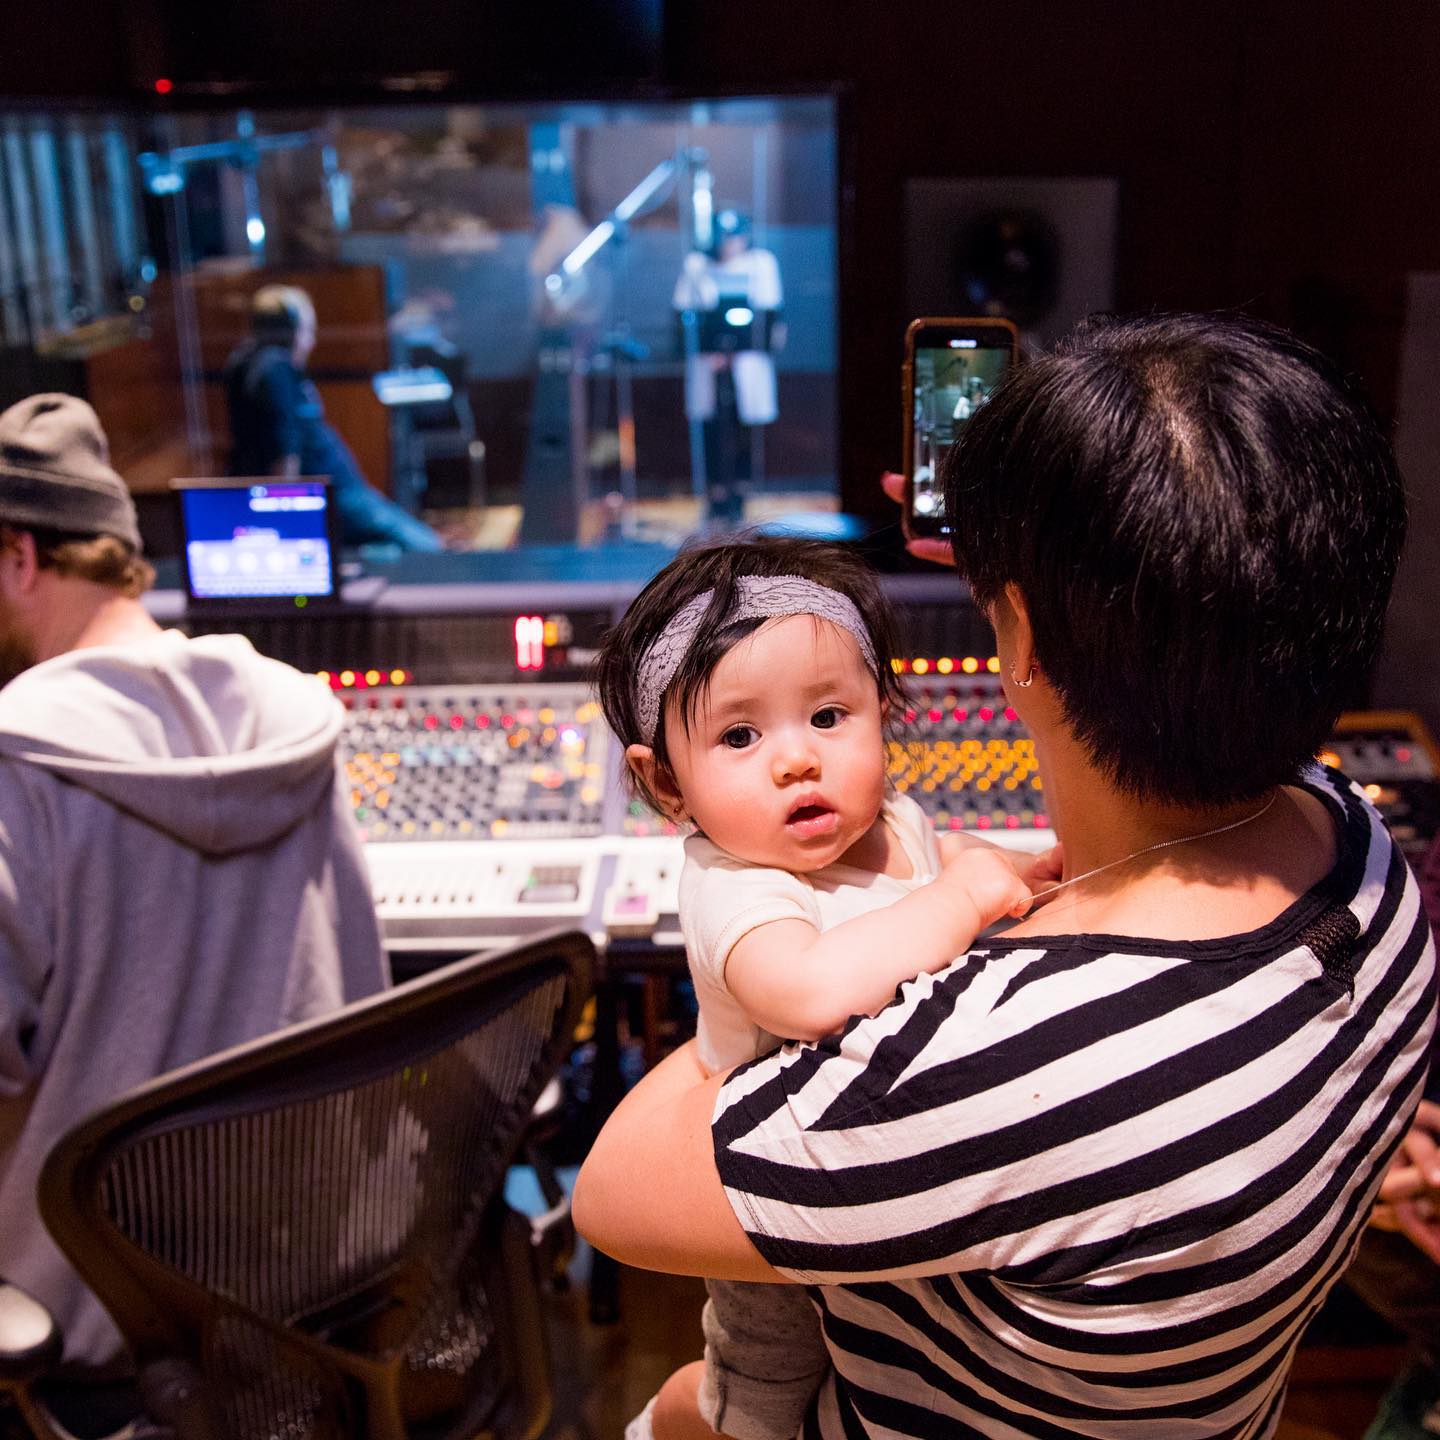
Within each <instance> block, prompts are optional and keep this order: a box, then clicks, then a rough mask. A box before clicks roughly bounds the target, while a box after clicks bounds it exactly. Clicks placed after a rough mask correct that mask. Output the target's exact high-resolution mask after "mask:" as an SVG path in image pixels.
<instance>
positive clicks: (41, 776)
mask: <svg viewBox="0 0 1440 1440" xmlns="http://www.w3.org/2000/svg"><path fill="white" fill-rule="evenodd" d="M151 579H152V572H151V570H150V567H149V566H148V565H147V564H146V563H145V561H144V560H143V559H142V558H141V555H140V537H139V534H138V532H137V530H136V524H135V510H134V506H133V504H132V503H131V500H130V496H129V493H128V492H127V490H126V488H125V485H124V482H123V481H122V480H121V479H120V477H119V476H118V475H117V474H116V473H115V471H114V470H113V469H111V467H110V463H109V454H108V447H107V445H106V441H105V436H104V433H103V432H102V430H101V428H100V424H99V421H98V419H97V418H96V415H95V412H94V411H93V410H91V408H90V407H89V406H88V405H86V404H85V403H84V402H83V401H80V400H76V399H74V398H72V397H70V396H68V395H36V396H32V397H31V398H30V399H28V400H23V401H21V402H20V403H19V404H18V405H14V406H12V407H11V408H10V409H8V410H6V411H5V412H4V413H3V414H0V683H3V684H4V688H3V689H0V1216H3V1220H0V1278H3V1279H5V1280H9V1281H12V1282H15V1283H17V1284H19V1285H21V1286H22V1287H23V1288H24V1289H26V1290H29V1291H30V1292H31V1293H32V1294H33V1295H35V1296H36V1297H37V1298H38V1299H40V1300H41V1301H43V1302H44V1303H45V1304H46V1305H47V1306H48V1307H49V1308H50V1310H51V1312H52V1313H53V1314H54V1315H55V1318H56V1319H57V1321H58V1322H59V1323H60V1325H61V1327H62V1329H63V1331H64V1334H65V1358H66V1361H67V1362H70V1363H74V1364H75V1365H77V1366H80V1367H85V1368H93V1369H94V1371H95V1373H96V1374H97V1375H106V1374H112V1373H117V1372H118V1373H123V1371H124V1369H125V1366H126V1359H125V1356H124V1354H123V1352H122V1350H121V1342H120V1339H119V1336H118V1334H117V1332H116V1330H115V1328H114V1326H113V1325H112V1324H111V1323H110V1320H109V1318H108V1317H107V1316H106V1314H105V1313H104V1311H103V1310H102V1309H101V1307H100V1305H99V1303H98V1302H97V1301H96V1300H95V1299H94V1297H93V1296H92V1295H90V1294H89V1292H88V1291H87V1290H86V1289H85V1288H84V1286H83V1285H82V1284H81V1283H80V1281H79V1279H78V1277H77V1276H76V1275H75V1274H74V1273H73V1272H72V1271H71V1270H70V1268H69V1266H68V1265H67V1264H66V1262H65V1260H64V1259H63V1258H62V1256H61V1255H60V1253H59V1251H58V1250H57V1249H56V1248H55V1246H54V1245H53V1243H52V1242H51V1240H50V1239H49V1237H48V1235H47V1234H46V1231H45V1228H44V1226H43V1224H42V1223H41V1221H40V1218H39V1215H38V1213H37V1210H36V1201H35V1185H36V1178H37V1176H38V1174H39V1171H40V1166H41V1163H42V1162H43V1161H44V1159H45V1156H46V1154H47V1152H48V1151H49V1149H50V1147H51V1145H52V1144H53V1143H54V1142H55V1140H56V1139H58V1137H59V1136H60V1135H61V1134H62V1133H63V1132H64V1131H65V1130H66V1129H67V1128H68V1127H69V1126H71V1125H72V1124H74V1123H75V1122H76V1121H77V1120H79V1119H80V1118H82V1117H83V1116H84V1115H86V1114H88V1113H89V1112H91V1111H92V1110H94V1109H95V1108H96V1107H97V1106H99V1105H101V1104H103V1103H105V1102H106V1101H108V1100H110V1099H112V1098H113V1097H114V1096H116V1095H118V1094H120V1093H121V1092H122V1091H125V1090H128V1089H130V1088H131V1087H133V1086H135V1085H138V1084H140V1083H141V1082H143V1081H146V1080H149V1079H152V1078H153V1077H154V1076H156V1075H159V1074H161V1073H163V1072H165V1071H167V1070H172V1069H174V1068H176V1067H177V1066H180V1065H184V1064H187V1063H189V1062H191V1061H193V1060H197V1059H200V1058H202V1057H203V1056H206V1055H209V1054H212V1053H214V1052H215V1051H218V1050H221V1049H224V1048H226V1047H228V1046H231V1045H236V1044H239V1043H240V1042H242V1041H245V1040H249V1039H252V1038H254V1037H256V1036H258V1035H263V1034H266V1033H268V1032H269V1031H272V1030H275V1029H278V1028H279V1027H281V1026H283V1025H287V1024H290V1023H292V1022H294V1021H297V1020H303V1019H305V1018H307V1017H310V1016H313V1015H317V1014H320V1013H322V1012H324V1011H327V1010H331V1009H333V1008H335V1007H337V1006H339V1005H342V1004H344V1003H346V1002H347V1001H350V1000H354V999H357V998H359V997H360V996H362V995H367V994H370V993H373V992H374V991H376V990H378V989H380V988H382V987H383V986H384V984H385V983H386V982H385V970H384V960H383V955H382V952H381V947H380V938H379V932H378V929H377V925H376V920H375V914H374V907H373V904H372V901H371V897H370V892H369V886H368V881H367V878H366V872H365V868H364V861H363V859H362V857H361V855H360V852H359V846H358V843H357V840H356V837H355V834H354V829H353V823H352V820H351V817H350V812H349V806H348V803H347V796H346V794H345V793H344V791H343V790H342V789H341V787H340V784H339V780H338V771H337V767H336V742H337V740H338V738H339V735H340V730H341V725H342V711H341V709H340V707H339V705H338V704H337V703H336V701H335V699H334V697H333V696H332V695H331V694H330V693H329V691H328V690H327V689H326V688H325V687H324V686H323V685H322V684H321V683H320V682H319V681H318V680H316V679H314V678H312V677H307V676H304V675H301V674H300V673H299V672H298V671H296V670H293V669H291V668H290V667H289V666H288V665H282V664H280V663H278V662H277V661H274V660H269V659H266V658H264V657H262V656H260V655H257V654H256V653H255V651H254V650H253V649H252V648H251V646H250V644H249V642H248V641H246V640H244V639H242V638H241V637H239V636H234V635H224V636H206V637H203V638H199V639H194V640H191V639H187V638H186V637H185V636H183V635H182V634H180V633H179V632H177V631H162V630H161V629H160V627H159V626H158V625H157V624H156V623H155V622H154V620H152V619H151V618H150V615H149V614H148V612H147V611H146V610H145V608H144V606H142V605H141V603H140V601H139V599H138V596H139V595H140V594H141V593H142V592H143V591H144V590H145V589H146V587H147V586H148V585H149V583H150V581H151Z"/></svg>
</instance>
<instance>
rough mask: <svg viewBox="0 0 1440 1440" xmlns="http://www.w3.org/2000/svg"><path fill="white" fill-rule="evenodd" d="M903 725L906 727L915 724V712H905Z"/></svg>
mask: <svg viewBox="0 0 1440 1440" xmlns="http://www.w3.org/2000/svg"><path fill="white" fill-rule="evenodd" d="M905 723H906V724H907V725H913V724H914V723H915V712H914V711H913V710H907V711H906V712H905Z"/></svg>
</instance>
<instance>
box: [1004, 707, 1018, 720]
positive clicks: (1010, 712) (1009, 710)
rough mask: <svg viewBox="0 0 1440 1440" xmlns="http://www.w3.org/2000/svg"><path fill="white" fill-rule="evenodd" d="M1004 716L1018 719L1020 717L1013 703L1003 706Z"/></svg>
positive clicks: (1009, 718)
mask: <svg viewBox="0 0 1440 1440" xmlns="http://www.w3.org/2000/svg"><path fill="white" fill-rule="evenodd" d="M1005 718H1006V719H1007V720H1018V719H1019V718H1020V716H1019V714H1018V713H1017V711H1016V709H1015V707H1014V706H1013V705H1007V706H1006V707H1005Z"/></svg>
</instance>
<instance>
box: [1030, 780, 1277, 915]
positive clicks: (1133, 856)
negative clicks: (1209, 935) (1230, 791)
mask: <svg viewBox="0 0 1440 1440" xmlns="http://www.w3.org/2000/svg"><path fill="white" fill-rule="evenodd" d="M1279 798H1280V792H1279V790H1276V792H1275V793H1274V794H1273V795H1272V796H1271V797H1270V798H1269V799H1268V800H1267V801H1266V802H1265V803H1264V804H1263V805H1262V806H1261V807H1260V808H1259V809H1258V810H1257V811H1256V812H1255V813H1254V814H1253V815H1247V816H1246V817H1245V818H1244V819H1243V820H1232V821H1231V822H1230V823H1229V824H1228V825H1217V826H1216V827H1215V828H1214V829H1213V830H1202V831H1201V832H1200V833H1199V834H1198V835H1181V836H1180V837H1179V838H1178V839H1176V840H1157V841H1156V842H1155V844H1153V845H1146V846H1145V847H1144V848H1143V849H1141V850H1132V851H1131V852H1130V854H1128V855H1122V856H1121V857H1120V858H1119V859H1118V860H1111V861H1109V862H1107V863H1106V864H1104V865H1097V866H1096V867H1095V868H1094V869H1093V870H1087V871H1086V872H1085V873H1084V874H1083V875H1076V876H1075V877H1074V879H1072V880H1062V881H1061V882H1060V883H1059V884H1058V885H1052V886H1050V888H1049V889H1048V890H1037V891H1036V892H1035V894H1034V895H1032V896H1031V897H1030V898H1031V899H1032V900H1043V899H1044V898H1045V897H1046V896H1047V895H1053V894H1054V893H1055V892H1056V891H1057V890H1068V889H1069V888H1070V886H1072V885H1078V884H1079V883H1080V882H1081V881H1082V880H1088V879H1090V877H1091V876H1092V875H1099V874H1100V873H1101V872H1102V871H1105V870H1113V869H1114V868H1115V867H1116V866H1117V865H1124V864H1126V863H1127V862H1128V861H1131V860H1138V859H1139V858H1140V857H1141V856H1142V855H1148V854H1150V853H1151V851H1153V850H1168V849H1169V848H1170V847H1171V846H1172V845H1189V844H1190V843H1191V841H1194V840H1208V839H1210V837H1211V836H1212V835H1223V834H1225V832H1226V831H1227V830H1238V829H1239V828H1240V827H1241V826H1242V825H1249V824H1250V823H1251V822H1252V821H1255V820H1258V819H1259V818H1260V817H1261V816H1262V815H1263V814H1264V813H1265V812H1266V811H1267V810H1268V809H1269V808H1270V807H1271V806H1272V805H1273V804H1274V803H1275V802H1276V801H1277V800H1278V799H1279Z"/></svg>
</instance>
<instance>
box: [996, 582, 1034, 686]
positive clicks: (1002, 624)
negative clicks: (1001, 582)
mask: <svg viewBox="0 0 1440 1440" xmlns="http://www.w3.org/2000/svg"><path fill="white" fill-rule="evenodd" d="M989 619H990V623H991V625H992V626H993V627H994V629H995V635H996V638H997V639H998V640H999V641H1000V643H1001V648H1002V649H1003V650H1004V651H1005V653H1006V654H1008V655H1009V656H1010V667H1011V669H1012V671H1013V672H1014V673H1015V674H1016V675H1017V676H1019V675H1033V674H1034V672H1035V664H1036V661H1035V632H1034V630H1033V629H1032V628H1031V625H1030V607H1029V606H1028V605H1027V604H1026V603H1025V595H1024V593H1023V592H1022V591H1021V589H1020V587H1019V586H1018V585H1017V584H1016V583H1015V582H1014V581H1013V580H1007V581H1006V582H1005V588H1004V590H1002V591H1001V592H1000V594H999V596H998V597H997V598H996V600H995V603H994V605H992V606H991V613H990V616H989ZM1022 683H1023V682H1022Z"/></svg>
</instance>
